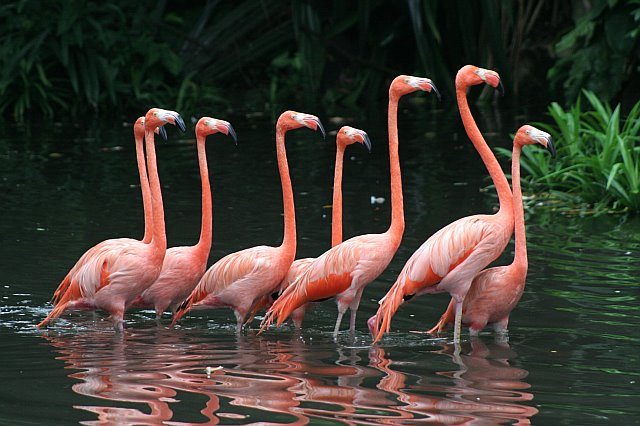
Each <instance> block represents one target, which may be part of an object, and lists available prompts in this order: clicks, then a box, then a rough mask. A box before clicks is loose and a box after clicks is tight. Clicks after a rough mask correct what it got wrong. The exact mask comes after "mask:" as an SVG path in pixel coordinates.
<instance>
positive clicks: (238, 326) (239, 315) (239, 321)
mask: <svg viewBox="0 0 640 426" xmlns="http://www.w3.org/2000/svg"><path fill="white" fill-rule="evenodd" d="M234 314H236V334H238V335H240V334H242V326H243V325H244V315H242V313H241V312H240V311H234Z"/></svg>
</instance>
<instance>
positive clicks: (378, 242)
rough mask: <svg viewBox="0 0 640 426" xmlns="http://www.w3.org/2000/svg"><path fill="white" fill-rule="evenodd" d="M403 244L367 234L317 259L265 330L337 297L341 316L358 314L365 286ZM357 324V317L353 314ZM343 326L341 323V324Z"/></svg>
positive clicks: (287, 294)
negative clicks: (309, 305)
mask: <svg viewBox="0 0 640 426" xmlns="http://www.w3.org/2000/svg"><path fill="white" fill-rule="evenodd" d="M398 243H399V241H395V240H393V239H390V238H389V237H388V235H386V234H367V235H360V236H357V237H353V238H350V239H348V240H346V241H344V242H343V243H341V244H339V245H337V246H335V247H332V248H331V249H329V250H328V251H326V252H325V253H324V254H322V255H321V256H320V257H318V258H317V259H313V261H312V262H311V264H310V265H308V266H307V267H306V268H305V269H304V271H303V273H302V275H300V276H299V277H298V278H297V280H296V281H295V282H294V283H293V284H292V285H291V286H289V287H288V288H287V289H286V290H285V291H284V293H283V294H282V295H281V296H280V297H279V298H278V299H277V300H276V301H275V302H274V304H273V306H272V307H271V309H270V310H269V312H268V313H267V316H266V317H265V320H264V323H263V328H264V327H268V326H269V325H270V324H271V323H272V322H273V321H274V320H275V322H276V325H278V326H279V325H281V324H282V323H283V322H284V321H285V320H286V319H287V318H288V317H289V315H291V313H292V312H293V311H295V310H296V309H297V308H299V307H300V306H302V305H304V304H305V303H309V302H314V301H320V300H324V299H327V298H332V297H335V298H336V302H337V304H338V312H339V316H340V317H341V316H342V314H344V312H345V311H346V310H347V308H352V312H355V309H357V305H358V304H359V302H360V297H361V295H362V291H363V290H364V287H365V286H366V285H367V284H369V283H370V282H372V281H373V280H375V279H376V278H377V277H378V276H380V274H381V273H382V272H383V271H384V270H385V269H386V267H387V266H388V265H389V262H391V259H392V258H393V255H394V254H395V252H396V250H397V249H398ZM352 318H353V321H352V322H355V315H353V314H352ZM337 327H339V324H337Z"/></svg>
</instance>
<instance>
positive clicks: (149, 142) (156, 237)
mask: <svg viewBox="0 0 640 426" xmlns="http://www.w3.org/2000/svg"><path fill="white" fill-rule="evenodd" d="M144 138H145V143H146V148H147V169H148V171H149V186H150V187H151V205H152V209H153V233H152V238H151V245H152V246H154V248H155V249H156V250H157V253H158V254H160V253H161V254H162V255H163V257H164V253H165V251H166V250H167V235H166V233H165V227H164V208H163V205H162V190H161V189H160V178H159V177H158V165H157V162H156V148H155V141H154V135H153V131H149V130H145V135H144Z"/></svg>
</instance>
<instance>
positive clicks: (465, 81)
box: [456, 65, 504, 95]
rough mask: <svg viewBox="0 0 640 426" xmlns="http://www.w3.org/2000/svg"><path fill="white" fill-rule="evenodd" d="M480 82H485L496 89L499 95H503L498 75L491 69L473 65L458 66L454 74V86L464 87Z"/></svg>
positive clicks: (502, 87)
mask: <svg viewBox="0 0 640 426" xmlns="http://www.w3.org/2000/svg"><path fill="white" fill-rule="evenodd" d="M482 83H487V84H488V85H489V86H491V87H493V88H494V89H496V90H497V91H498V93H500V95H504V86H503V85H502V81H501V80H500V75H499V74H498V73H497V72H495V71H493V70H488V69H485V68H479V67H476V66H474V65H465V66H464V67H462V68H460V70H459V71H458V74H457V75H456V87H465V88H466V87H469V86H476V85H478V84H482Z"/></svg>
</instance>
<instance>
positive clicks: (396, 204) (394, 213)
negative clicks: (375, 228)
mask: <svg viewBox="0 0 640 426" xmlns="http://www.w3.org/2000/svg"><path fill="white" fill-rule="evenodd" d="M392 88H393V86H392V87H391V88H390V90H389V111H388V131H389V171H390V174H391V225H390V226H389V230H388V231H387V232H389V233H390V234H391V235H392V236H393V237H394V238H395V239H397V240H398V241H397V242H398V244H400V240H401V239H402V234H403V233H404V205H403V200H402V176H401V173H400V156H399V154H398V102H399V101H400V96H398V95H397V94H395V93H393V92H392V91H391V89H392Z"/></svg>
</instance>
